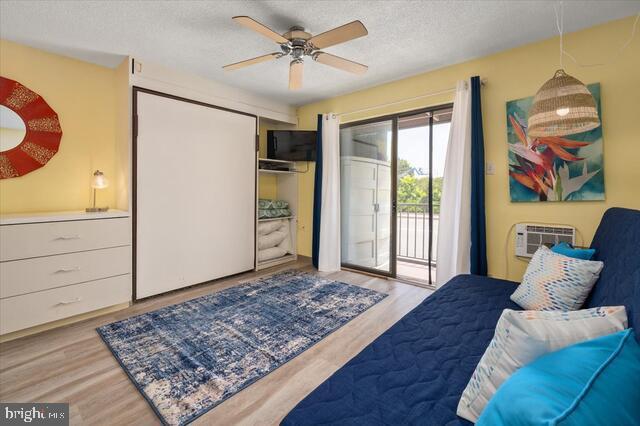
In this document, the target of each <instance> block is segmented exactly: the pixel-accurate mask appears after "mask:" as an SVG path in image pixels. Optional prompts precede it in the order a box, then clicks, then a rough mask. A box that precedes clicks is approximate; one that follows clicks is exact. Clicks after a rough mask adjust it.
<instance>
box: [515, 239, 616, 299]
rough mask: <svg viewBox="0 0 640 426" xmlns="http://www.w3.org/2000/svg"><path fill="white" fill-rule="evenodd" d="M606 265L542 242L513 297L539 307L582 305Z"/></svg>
mask: <svg viewBox="0 0 640 426" xmlns="http://www.w3.org/2000/svg"><path fill="white" fill-rule="evenodd" d="M603 266H604V264H603V263H602V262H600V261H594V260H583V259H576V258H573V257H568V256H564V255H562V254H558V253H554V252H552V251H551V250H549V248H547V247H545V246H540V248H539V249H538V250H537V251H536V252H535V253H534V255H533V258H532V259H531V262H529V266H528V267H527V271H526V272H525V274H524V278H523V279H522V283H521V284H520V285H519V286H518V288H517V289H516V291H514V292H513V294H512V295H511V300H513V301H514V302H516V303H517V304H518V305H520V306H522V307H523V308H524V309H533V310H536V311H551V310H561V311H574V310H576V309H580V307H581V306H582V304H583V303H584V301H585V300H586V299H587V296H588V295H589V292H590V291H591V289H592V288H593V285H594V284H595V283H596V281H598V277H599V276H600V271H601V270H602V267H603Z"/></svg>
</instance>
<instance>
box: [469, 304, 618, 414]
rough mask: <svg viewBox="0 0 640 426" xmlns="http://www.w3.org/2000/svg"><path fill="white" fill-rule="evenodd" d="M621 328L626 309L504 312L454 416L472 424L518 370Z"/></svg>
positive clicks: (602, 308)
mask: <svg viewBox="0 0 640 426" xmlns="http://www.w3.org/2000/svg"><path fill="white" fill-rule="evenodd" d="M625 328H627V312H626V310H625V307H624V306H610V307H601V308H591V309H583V310H580V311H564V312H563V311H514V310H511V309H505V310H504V311H503V312H502V315H501V316H500V319H499V320H498V324H497V325H496V331H495V334H494V336H493V339H492V340H491V342H490V343H489V346H488V347H487V350H486V351H485V353H484V355H482V358H481V359H480V362H479V363H478V365H477V366H476V369H475V371H474V373H473V375H472V376H471V380H469V383H468V384H467V387H466V388H465V390H464V392H463V393H462V397H461V398H460V402H459V403H458V409H457V414H458V415H459V416H460V417H463V418H465V419H467V420H469V421H472V422H476V421H477V420H478V418H479V417H480V414H482V411H483V410H484V408H485V406H486V405H487V403H488V402H489V400H490V399H491V397H492V396H493V394H494V393H495V392H496V391H497V390H498V387H499V386H500V385H501V384H502V383H503V382H504V381H505V380H507V379H508V378H509V376H511V375H512V374H513V373H515V372H516V370H518V369H519V368H520V367H523V366H524V365H526V364H529V363H530V362H532V361H533V360H535V359H536V358H538V357H540V356H542V355H544V354H547V353H549V352H553V351H556V350H559V349H562V348H564V347H566V346H570V345H573V344H575V343H579V342H582V341H585V340H590V339H594V338H596V337H600V336H604V335H607V334H611V333H615V332H617V331H621V330H624V329H625Z"/></svg>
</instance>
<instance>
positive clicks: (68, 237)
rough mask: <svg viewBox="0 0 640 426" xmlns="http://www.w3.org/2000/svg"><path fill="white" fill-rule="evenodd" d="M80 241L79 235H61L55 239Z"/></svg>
mask: <svg viewBox="0 0 640 426" xmlns="http://www.w3.org/2000/svg"><path fill="white" fill-rule="evenodd" d="M79 239H80V234H76V235H61V236H59V237H57V238H56V240H64V241H66V240H79Z"/></svg>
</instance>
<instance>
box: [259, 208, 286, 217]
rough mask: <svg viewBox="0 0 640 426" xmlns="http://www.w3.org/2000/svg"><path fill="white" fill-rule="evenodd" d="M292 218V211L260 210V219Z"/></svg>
mask: <svg viewBox="0 0 640 426" xmlns="http://www.w3.org/2000/svg"><path fill="white" fill-rule="evenodd" d="M288 216H291V210H289V209H259V210H258V218H259V219H269V218H276V217H288Z"/></svg>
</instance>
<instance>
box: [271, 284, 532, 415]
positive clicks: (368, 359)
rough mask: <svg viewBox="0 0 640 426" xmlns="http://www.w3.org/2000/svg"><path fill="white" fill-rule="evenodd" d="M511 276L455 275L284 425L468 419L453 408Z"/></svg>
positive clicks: (505, 302)
mask: <svg viewBox="0 0 640 426" xmlns="http://www.w3.org/2000/svg"><path fill="white" fill-rule="evenodd" d="M514 290H515V283H513V282H510V281H504V280H497V279H492V278H487V277H479V276H474V275H460V276H458V277H456V278H454V279H452V280H451V281H449V282H448V283H447V284H445V285H444V286H443V287H442V288H441V289H440V290H438V291H437V292H435V293H434V294H433V295H431V296H430V297H428V298H427V299H426V300H425V301H424V302H423V303H421V304H420V305H419V306H418V307H416V308H415V309H414V310H413V311H411V312H410V313H408V314H407V315H405V316H404V317H403V318H402V319H401V320H400V321H398V322H397V323H396V324H394V325H393V326H392V327H391V328H390V329H389V330H387V331H386V332H385V333H383V334H382V335H381V336H380V337H378V338H377V339H376V340H375V341H374V342H373V343H371V344H370V345H369V346H367V347H366V348H365V349H364V350H363V351H362V352H360V353H359V354H358V355H357V356H355V357H354V358H353V359H351V360H350V361H349V362H348V363H347V364H345V365H344V366H343V367H342V368H341V369H339V370H338V371H336V373H335V374H333V376H331V377H330V378H329V379H327V381H325V382H324V383H323V384H321V385H320V386H319V387H318V388H316V389H315V390H314V391H313V392H312V393H311V394H310V395H309V396H307V397H306V398H305V399H304V400H302V401H301V402H300V403H299V404H298V405H297V406H296V407H295V408H294V409H293V410H292V411H291V412H290V413H289V414H288V415H287V417H285V419H284V420H283V422H282V424H283V425H320V424H339V425H404V424H420V425H470V424H471V423H470V422H468V421H466V420H464V419H462V418H460V417H458V416H456V407H457V406H458V401H459V400H460V395H461V394H462V391H463V390H464V388H465V387H466V386H467V383H468V382H469V379H470V378H471V375H472V374H473V371H474V370H475V367H476V365H477V364H478V361H480V358H481V357H482V354H483V353H484V351H485V350H486V348H487V345H488V344H489V341H490V340H491V338H492V337H493V333H494V329H495V325H496V323H497V322H498V318H499V317H500V315H501V314H502V310H503V309H506V308H510V309H520V308H519V307H518V306H517V305H516V304H515V303H513V302H511V300H510V299H509V296H510V295H511V293H513V291H514Z"/></svg>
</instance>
